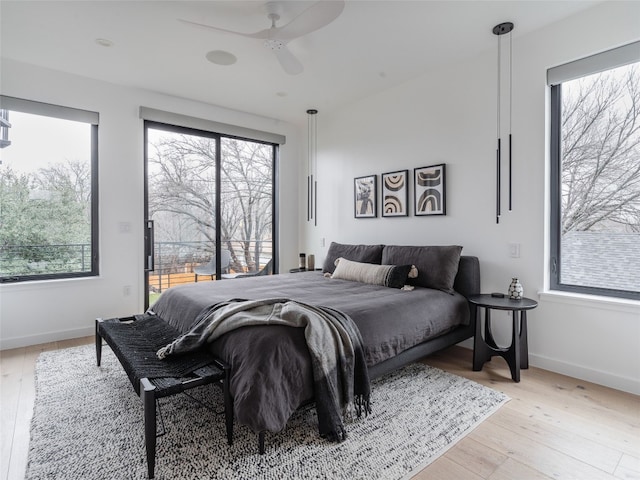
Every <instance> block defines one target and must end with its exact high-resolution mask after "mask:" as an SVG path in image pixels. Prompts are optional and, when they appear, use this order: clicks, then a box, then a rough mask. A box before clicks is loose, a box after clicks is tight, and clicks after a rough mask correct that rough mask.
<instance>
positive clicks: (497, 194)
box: [496, 137, 501, 223]
mask: <svg viewBox="0 0 640 480" xmlns="http://www.w3.org/2000/svg"><path fill="white" fill-rule="evenodd" d="M500 144H501V140H500V137H498V150H497V151H496V163H497V165H496V172H497V178H496V223H500V168H501V162H500V150H501V145H500Z"/></svg>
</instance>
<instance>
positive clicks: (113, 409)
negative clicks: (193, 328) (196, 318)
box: [26, 346, 508, 480]
mask: <svg viewBox="0 0 640 480" xmlns="http://www.w3.org/2000/svg"><path fill="white" fill-rule="evenodd" d="M192 392H195V393H194V395H195V396H198V397H200V398H202V399H206V398H213V400H214V402H216V403H217V405H220V406H221V405H222V401H221V393H220V389H219V388H217V387H214V386H209V387H203V388H202V389H194V390H192ZM506 401H508V397H506V396H505V395H503V394H502V393H500V392H496V391H494V390H491V389H489V388H486V387H484V386H482V385H479V384H477V383H474V382H472V381H470V380H467V379H464V378H461V377H458V376H455V375H451V374H448V373H446V372H443V371H441V370H438V369H435V368H431V367H428V366H425V365H422V364H415V365H410V366H408V367H406V368H404V369H402V370H400V371H398V372H395V373H392V374H390V375H387V376H386V377H383V378H381V379H379V380H377V381H375V382H373V385H372V402H373V403H372V408H373V413H372V415H369V416H368V417H366V418H362V419H359V420H357V419H356V420H354V421H352V422H350V423H348V425H347V431H348V435H349V437H348V439H347V440H346V441H345V442H342V443H339V444H333V443H329V442H326V441H324V440H322V439H321V438H320V437H319V436H318V433H317V426H316V417H315V410H314V409H313V408H307V409H305V410H302V411H299V412H297V413H296V414H295V415H294V417H293V418H292V419H291V420H290V421H289V424H288V426H287V428H286V429H285V430H284V431H282V432H280V433H276V434H271V433H269V434H267V436H266V453H265V454H264V455H259V454H258V445H257V435H256V434H254V433H253V432H251V431H249V429H247V428H246V427H243V426H241V425H235V428H234V444H233V446H231V447H229V446H228V445H227V443H226V437H225V433H224V431H225V430H224V417H223V416H222V415H219V414H218V415H216V414H215V413H213V412H211V411H209V410H207V409H206V408H204V407H203V406H201V405H199V404H198V403H197V402H194V401H193V400H192V399H189V398H187V397H185V396H184V395H177V396H173V397H169V398H165V399H162V400H161V409H162V414H163V416H164V419H165V425H166V428H167V430H168V432H167V434H166V435H164V436H163V437H160V438H158V447H157V462H156V478H157V479H159V480H160V479H180V480H186V479H214V478H215V479H225V480H226V479H255V478H260V479H274V480H276V479H277V480H284V479H306V478H331V479H355V478H367V479H376V478H377V479H399V478H403V477H409V476H410V475H411V474H412V473H417V471H419V470H420V469H421V468H424V467H425V466H426V465H428V464H429V463H431V462H432V461H433V460H435V459H436V458H437V457H438V456H439V455H441V454H442V453H443V452H445V451H446V450H447V449H448V448H450V447H451V446H453V445H454V444H455V443H456V442H457V441H458V440H460V439H461V438H463V437H464V436H465V435H466V434H467V433H469V431H471V430H472V429H473V428H474V427H476V426H477V425H478V424H479V423H480V422H482V421H483V420H484V419H485V418H487V417H488V416H489V415H491V414H492V413H493V412H495V411H496V410H497V409H498V408H499V407H500V406H501V405H502V404H504V403H505V402H506ZM26 478H27V479H47V480H52V479H80V478H81V479H128V478H131V479H144V478H146V461H145V450H144V434H143V419H142V404H141V402H140V399H139V398H138V397H137V396H136V394H135V392H134V391H133V388H132V387H131V384H130V383H129V380H128V379H127V376H126V374H125V373H124V370H123V369H122V367H121V366H120V364H119V363H118V362H117V359H116V358H115V356H114V355H113V353H112V352H111V350H110V349H109V348H108V347H106V348H104V349H103V358H102V367H100V368H98V367H96V364H95V351H94V348H93V347H92V346H84V347H76V348H71V349H67V350H60V351H55V352H46V353H43V354H42V355H40V357H39V358H38V362H37V365H36V401H35V408H34V415H33V420H32V424H31V444H30V448H29V462H28V467H27V475H26Z"/></svg>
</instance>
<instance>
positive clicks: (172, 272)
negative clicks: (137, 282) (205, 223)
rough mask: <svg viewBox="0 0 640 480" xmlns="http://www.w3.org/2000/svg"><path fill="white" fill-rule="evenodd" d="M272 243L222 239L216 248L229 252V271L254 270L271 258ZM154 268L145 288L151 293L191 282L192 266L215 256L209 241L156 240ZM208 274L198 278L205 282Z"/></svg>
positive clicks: (204, 263) (192, 276) (192, 277)
mask: <svg viewBox="0 0 640 480" xmlns="http://www.w3.org/2000/svg"><path fill="white" fill-rule="evenodd" d="M271 246H272V242H271V240H266V241H260V240H258V241H255V240H252V241H242V240H227V241H223V242H222V244H221V245H220V248H221V249H223V250H229V251H230V252H231V263H230V265H229V272H230V273H244V272H255V271H258V270H260V269H261V268H263V267H264V266H265V265H266V263H267V262H268V261H269V260H270V259H271V258H272V256H273V252H272V247H271ZM154 247H155V255H154V262H155V268H154V271H153V272H149V287H150V290H152V291H155V292H162V291H163V290H166V289H167V288H170V287H173V286H175V285H180V284H184V283H193V282H195V274H194V273H193V269H194V268H195V267H198V266H201V265H206V264H207V263H209V261H210V260H211V258H212V256H213V255H215V246H214V245H213V244H212V243H211V242H156V243H155V244H154ZM208 278H209V277H206V276H205V277H202V276H201V277H200V279H199V280H201V281H202V280H204V281H206V280H207V279H208Z"/></svg>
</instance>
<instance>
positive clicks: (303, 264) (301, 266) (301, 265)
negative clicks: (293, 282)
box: [298, 253, 307, 270]
mask: <svg viewBox="0 0 640 480" xmlns="http://www.w3.org/2000/svg"><path fill="white" fill-rule="evenodd" d="M298 268H299V269H300V270H305V269H306V268H307V255H306V254H304V253H301V254H300V262H299V263H298Z"/></svg>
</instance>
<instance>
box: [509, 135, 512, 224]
mask: <svg viewBox="0 0 640 480" xmlns="http://www.w3.org/2000/svg"><path fill="white" fill-rule="evenodd" d="M512 176H513V169H512V157H511V133H509V211H511V208H512V197H513V196H512V194H511V192H512V190H511V177H512Z"/></svg>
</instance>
